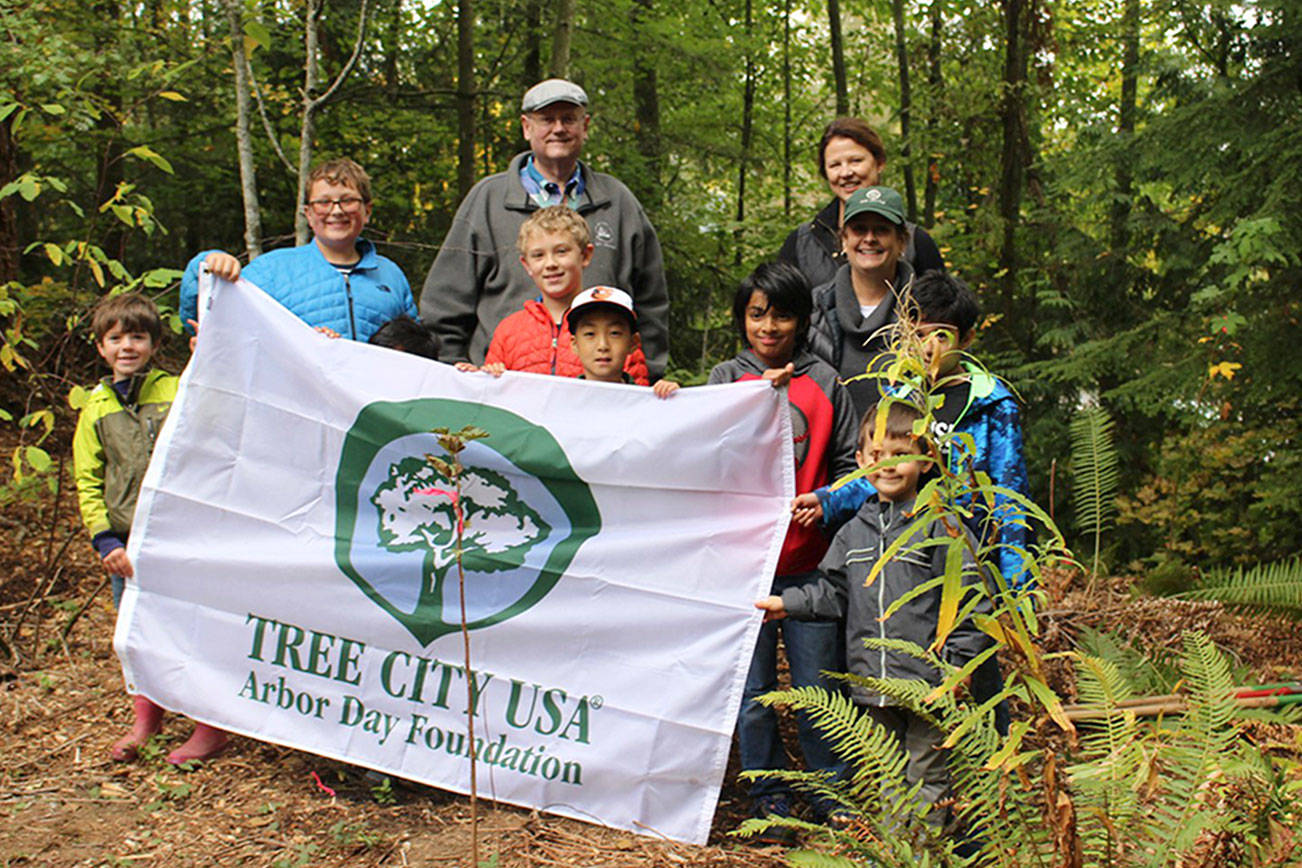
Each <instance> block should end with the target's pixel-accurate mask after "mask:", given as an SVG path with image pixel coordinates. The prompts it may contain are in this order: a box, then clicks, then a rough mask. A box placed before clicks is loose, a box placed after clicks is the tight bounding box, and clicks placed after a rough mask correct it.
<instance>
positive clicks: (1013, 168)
mask: <svg viewBox="0 0 1302 868" xmlns="http://www.w3.org/2000/svg"><path fill="white" fill-rule="evenodd" d="M1002 5H1003V12H1004V75H1003V87H1002V90H1003V95H1002V98H1001V100H1000V105H999V115H1000V119H1001V121H1002V125H1003V147H1002V151H1001V153H1000V177H999V218H1000V223H1001V228H1002V231H1003V237H1002V239H1001V242H1000V245H999V269H1000V302H1001V304H1002V307H1003V313H1004V316H1005V318H1006V319H1007V320H1010V321H1011V319H1012V313H1013V303H1014V300H1015V298H1016V295H1017V267H1018V263H1017V225H1018V222H1019V219H1020V214H1021V206H1022V187H1023V182H1024V180H1025V160H1026V151H1025V149H1026V145H1025V142H1026V63H1027V56H1026V38H1027V33H1026V31H1027V21H1028V19H1029V18H1030V15H1029V10H1028V9H1027V6H1028V5H1029V0H1003V4H1002ZM1010 324H1011V323H1010Z"/></svg>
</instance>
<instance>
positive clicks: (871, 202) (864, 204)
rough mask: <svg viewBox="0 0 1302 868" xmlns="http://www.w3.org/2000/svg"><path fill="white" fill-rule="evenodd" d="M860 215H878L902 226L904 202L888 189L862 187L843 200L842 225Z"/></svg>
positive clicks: (893, 191)
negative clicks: (843, 214) (843, 213)
mask: <svg viewBox="0 0 1302 868" xmlns="http://www.w3.org/2000/svg"><path fill="white" fill-rule="evenodd" d="M860 214H880V215H882V216H883V217H885V218H886V219H887V220H889V221H891V222H892V223H894V224H895V225H896V226H903V225H904V200H903V199H901V198H900V194H899V193H897V192H895V190H893V189H892V188H890V187H862V188H860V189H858V190H855V191H854V192H853V193H851V194H850V198H849V199H846V200H845V216H844V217H843V218H842V222H843V223H849V222H850V220H851V218H853V217H858V216H859V215H860Z"/></svg>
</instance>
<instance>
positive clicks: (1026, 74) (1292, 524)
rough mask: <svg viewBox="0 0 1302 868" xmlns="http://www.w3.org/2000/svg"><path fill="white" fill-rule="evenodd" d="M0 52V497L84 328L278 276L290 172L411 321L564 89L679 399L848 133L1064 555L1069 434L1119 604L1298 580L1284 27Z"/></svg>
mask: <svg viewBox="0 0 1302 868" xmlns="http://www.w3.org/2000/svg"><path fill="white" fill-rule="evenodd" d="M0 20H2V21H3V25H4V26H3V36H2V37H0V325H2V326H3V338H2V340H0V364H3V366H4V368H5V369H6V374H5V378H4V386H3V389H0V424H3V425H6V426H8V427H10V428H11V429H13V431H14V433H15V436H14V437H13V438H10V439H7V440H6V441H5V443H6V445H7V446H12V453H11V456H10V457H11V459H12V460H11V463H12V471H13V473H12V475H10V476H9V477H8V478H7V479H6V480H5V481H4V483H3V492H0V493H2V494H3V495H4V497H5V498H9V497H14V496H19V497H22V496H24V495H25V494H26V495H34V494H36V495H39V492H40V491H43V490H45V489H46V488H49V489H50V490H51V491H52V490H53V486H54V485H55V484H56V483H55V476H56V474H53V473H49V472H47V471H49V470H50V469H51V467H52V465H53V463H54V462H56V461H58V455H59V454H61V453H62V452H63V451H66V442H65V438H66V436H67V432H68V430H69V429H68V426H67V424H66V423H67V422H69V421H70V420H71V419H72V418H73V415H74V409H75V405H76V404H77V403H78V401H79V395H80V394H81V393H80V390H78V389H75V388H74V386H76V385H82V386H84V385H88V384H89V383H90V382H92V381H93V380H94V379H95V378H96V377H98V376H99V371H98V370H97V368H96V359H95V356H94V352H93V348H92V347H91V345H90V343H89V341H88V339H87V336H86V321H85V319H84V314H85V312H86V310H87V309H88V308H89V306H90V305H91V304H93V302H94V301H95V300H96V299H97V298H98V297H99V296H101V295H102V294H104V293H105V292H108V291H112V290H113V289H115V288H117V287H121V286H133V287H138V288H143V289H145V290H146V291H148V292H150V293H151V294H152V295H154V296H155V297H156V298H158V300H159V301H160V303H161V304H163V305H164V306H166V307H169V308H172V309H174V307H175V297H176V296H175V294H176V286H175V284H176V280H177V279H178V278H179V269H181V268H182V267H183V266H184V264H185V262H186V261H187V260H188V259H189V258H190V257H191V256H192V255H194V254H195V253H196V252H198V251H200V250H203V249H207V248H212V247H219V248H223V249H226V250H229V251H232V252H235V253H240V252H247V251H252V250H257V249H269V248H272V247H275V246H281V245H285V244H293V243H294V241H295V229H296V227H295V220H294V216H295V212H296V211H297V210H298V209H297V208H296V206H295V203H296V202H298V201H301V193H300V192H299V186H298V185H299V180H298V177H299V174H300V166H301V165H303V164H305V163H306V162H307V161H310V160H311V159H314V158H324V157H328V156H337V155H347V156H351V157H353V158H354V159H356V160H358V161H359V162H361V163H362V164H363V165H364V166H365V167H366V168H367V169H368V170H369V172H370V174H371V176H372V178H373V179H374V182H375V195H376V202H375V212H374V216H373V218H372V221H371V224H370V227H368V231H367V234H368V236H369V237H370V238H372V239H373V240H375V241H376V243H377V245H378V246H379V248H380V250H381V252H383V253H384V254H385V255H387V256H389V257H391V258H392V259H394V260H395V261H397V262H398V263H399V265H400V266H402V268H403V269H404V271H405V272H406V273H407V276H408V278H409V280H410V281H411V283H412V285H413V288H414V289H415V290H416V291H419V287H420V284H421V283H422V281H423V279H424V275H425V273H426V271H427V270H428V268H429V265H430V263H431V262H432V261H433V258H434V256H435V254H436V252H437V250H438V245H439V243H440V242H441V240H442V238H443V236H444V234H445V233H446V231H447V228H448V225H449V222H450V220H451V217H452V214H453V213H454V211H455V209H456V206H457V203H458V202H459V200H460V197H461V195H462V194H463V193H464V192H465V190H466V189H468V187H469V185H470V184H471V183H473V181H474V180H477V179H478V178H481V177H484V176H486V175H487V174H489V173H491V172H495V171H500V170H502V169H504V168H505V166H506V164H507V162H508V161H509V160H510V158H511V157H512V156H513V155H514V154H516V153H518V152H519V151H521V150H523V149H524V143H523V142H522V141H521V139H520V133H519V122H518V115H519V111H518V107H519V98H520V95H521V94H522V93H523V91H524V90H525V89H526V88H527V87H528V86H529V85H531V84H533V83H535V82H536V81H538V80H540V79H542V78H544V77H546V76H548V75H549V74H560V75H566V76H568V77H570V78H572V79H574V80H575V81H577V82H579V83H580V84H582V85H583V86H584V87H585V88H586V89H587V91H588V93H589V95H590V97H591V100H592V112H593V114H594V121H593V131H592V136H591V138H590V139H589V142H588V145H587V147H586V150H585V153H584V159H585V160H586V161H588V162H589V163H590V164H591V165H593V166H594V167H595V168H596V169H598V170H601V171H608V172H611V173H613V174H614V175H616V176H617V177H619V178H620V179H621V180H622V181H624V182H625V183H626V184H627V185H628V186H629V187H630V188H631V189H632V190H633V191H634V193H635V194H636V195H637V196H638V198H639V199H640V200H641V202H642V203H643V205H644V207H645V208H646V210H647V212H648V214H649V216H650V218H651V220H652V222H653V223H654V225H655V226H656V228H657V231H658V232H659V236H660V241H661V244H662V246H663V248H664V252H665V261H666V269H667V272H668V283H669V289H670V300H671V324H670V335H671V368H672V369H673V370H674V371H676V372H677V376H678V377H680V378H681V379H683V380H684V381H685V382H693V381H696V382H699V381H701V380H703V378H704V375H705V374H706V373H708V371H709V369H710V367H711V366H712V365H713V364H715V363H716V362H718V361H720V360H722V359H724V358H727V357H729V356H730V355H732V354H733V353H734V352H735V351H736V349H737V338H736V335H735V333H734V330H733V328H732V326H731V323H730V312H729V304H730V298H731V294H732V291H733V288H734V287H735V285H736V282H737V281H738V280H739V279H740V278H741V277H742V276H744V274H745V273H746V272H747V271H748V270H749V269H751V268H752V267H754V265H755V264H757V263H759V262H761V261H764V260H766V259H771V258H772V257H773V256H774V255H775V253H776V251H777V249H778V247H779V246H780V244H781V242H782V240H783V238H784V237H785V235H786V234H787V233H788V232H789V231H790V230H791V229H792V228H793V227H795V226H796V225H797V224H798V223H799V222H800V221H803V220H808V219H810V218H811V217H812V216H813V214H814V213H815V212H816V211H817V210H818V208H819V207H821V205H822V204H824V203H825V202H826V201H827V200H828V199H829V198H830V196H829V194H828V192H827V189H826V187H825V185H824V184H823V182H822V180H821V178H820V177H819V176H818V174H817V170H816V165H815V159H816V157H815V146H816V143H817V139H818V136H819V134H820V132H821V129H822V127H823V125H824V124H825V123H826V122H827V121H828V120H830V119H831V118H832V117H834V116H837V115H845V114H851V115H858V116H862V117H864V118H865V119H867V120H868V121H869V122H870V123H871V124H873V125H874V126H875V127H877V128H878V129H879V130H880V131H881V132H882V134H883V136H884V138H885V140H886V143H887V149H888V153H889V155H890V159H889V162H888V164H887V168H886V173H885V177H884V181H883V182H884V183H887V184H890V185H892V186H895V187H897V188H898V189H900V190H901V192H902V193H904V194H905V197H906V201H907V203H908V206H909V210H910V212H911V219H914V220H915V221H916V222H918V223H919V224H920V225H922V226H925V227H927V229H928V231H930V232H931V234H932V235H933V236H934V237H935V238H936V239H937V241H938V243H939V244H940V246H941V249H942V251H943V253H944V255H945V258H946V260H947V262H949V263H950V266H951V268H952V269H953V270H954V271H955V272H957V273H958V274H959V275H961V276H962V277H963V278H964V279H965V280H967V281H968V282H969V283H970V284H971V285H972V286H973V287H974V288H975V289H976V290H977V292H978V295H979V297H980V298H981V300H982V303H983V307H984V310H985V317H984V321H983V327H982V332H981V337H980V341H979V343H978V344H977V346H976V348H975V350H976V352H977V353H978V354H979V356H980V357H981V359H982V360H983V361H984V362H986V363H987V364H988V365H989V366H990V367H991V369H992V370H994V371H995V372H997V373H999V374H1001V375H1003V376H1005V377H1006V378H1007V379H1008V380H1009V381H1010V382H1011V384H1012V385H1013V386H1014V388H1015V389H1016V390H1017V392H1018V394H1019V395H1020V397H1021V398H1022V400H1023V402H1024V425H1025V433H1026V444H1027V458H1028V461H1029V464H1030V476H1031V481H1032V486H1033V489H1034V492H1033V493H1034V495H1035V497H1036V499H1037V501H1039V502H1040V503H1042V504H1045V505H1046V506H1047V507H1050V508H1051V510H1052V511H1053V512H1054V514H1055V515H1056V516H1057V518H1058V520H1059V523H1060V524H1062V525H1063V526H1064V527H1071V526H1072V520H1071V518H1072V516H1071V512H1072V504H1071V501H1070V497H1069V496H1068V492H1069V490H1070V482H1071V473H1072V470H1073V468H1072V467H1071V458H1070V456H1071V449H1070V442H1071V434H1070V424H1071V420H1072V418H1073V417H1074V416H1076V415H1077V414H1078V413H1079V412H1080V410H1081V408H1082V407H1086V406H1093V405H1098V406H1102V407H1104V408H1106V409H1107V410H1108V411H1109V412H1110V414H1111V415H1112V417H1113V418H1114V419H1115V422H1116V431H1115V437H1116V444H1117V447H1118V449H1119V452H1120V455H1119V459H1120V461H1119V473H1118V476H1117V482H1118V486H1119V491H1118V493H1119V495H1120V499H1119V500H1118V501H1117V503H1118V512H1117V514H1116V526H1115V528H1113V530H1112V531H1111V532H1110V533H1109V534H1108V535H1107V536H1106V538H1105V549H1104V557H1105V561H1106V562H1108V563H1109V564H1110V565H1112V566H1113V567H1114V568H1116V569H1128V570H1134V571H1136V572H1139V573H1142V574H1143V575H1144V576H1145V579H1144V581H1145V582H1147V583H1148V584H1149V586H1150V588H1151V589H1154V590H1167V591H1169V590H1176V589H1179V588H1181V587H1183V586H1185V585H1186V584H1188V583H1189V582H1191V581H1193V580H1194V579H1195V577H1196V571H1198V570H1207V569H1210V568H1214V567H1229V566H1251V565H1254V564H1258V563H1264V562H1269V561H1276V560H1280V559H1283V558H1286V557H1290V556H1292V555H1294V554H1295V553H1297V552H1298V551H1300V550H1302V456H1300V454H1299V450H1298V448H1297V439H1298V435H1299V424H1300V423H1299V419H1302V412H1300V410H1302V407H1300V406H1299V404H1300V403H1302V360H1300V358H1299V354H1298V353H1297V351H1296V350H1297V338H1298V336H1299V334H1302V332H1300V331H1299V328H1298V325H1299V322H1298V320H1299V301H1298V295H1297V287H1298V284H1299V276H1300V275H1302V261H1300V259H1299V254H1298V251H1299V249H1302V245H1300V244H1299V242H1300V241H1302V201H1300V200H1302V9H1300V8H1299V6H1298V4H1297V3H1296V2H1293V0H1263V2H1259V3H1232V2H1222V0H1214V2H1192V0H1001V2H997V3H990V4H968V3H956V2H950V0H931V2H924V0H828V2H827V3H826V4H824V3H822V2H817V3H813V2H809V0H783V2H775V3H771V4H756V3H754V2H753V0H606V2H602V3H595V2H591V0H556V2H553V3H543V2H541V0H510V2H507V0H462V2H460V3H456V2H446V3H444V2H417V0H369V2H367V3H365V4H362V3H360V2H347V3H345V2H322V0H247V2H246V0H184V2H183V0H141V2H122V0H104V2H71V0H29V2H13V0H0ZM174 324H175V325H177V326H178V327H179V323H174ZM182 343H183V342H182V341H179V340H178V341H174V342H173V349H174V353H173V356H174V358H175V359H176V360H177V361H178V362H180V361H181V360H183V356H184V352H183V349H181V346H180V345H181V344H182ZM70 396H71V406H70ZM15 444H16V445H15Z"/></svg>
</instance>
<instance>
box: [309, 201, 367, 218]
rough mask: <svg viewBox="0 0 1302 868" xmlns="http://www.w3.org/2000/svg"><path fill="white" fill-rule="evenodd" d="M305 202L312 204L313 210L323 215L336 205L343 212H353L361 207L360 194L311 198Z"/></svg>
mask: <svg viewBox="0 0 1302 868" xmlns="http://www.w3.org/2000/svg"><path fill="white" fill-rule="evenodd" d="M307 204H308V205H310V206H312V210H313V211H315V212H316V213H317V214H320V215H321V216H322V217H324V216H325V215H327V214H329V213H330V212H331V211H333V210H334V209H335V206H336V205H338V206H339V210H340V211H342V212H344V213H345V214H354V213H356V212H357V210H358V209H359V208H361V207H362V199H361V197H360V196H345V197H343V198H342V199H312V200H310V201H309V202H308V203H307Z"/></svg>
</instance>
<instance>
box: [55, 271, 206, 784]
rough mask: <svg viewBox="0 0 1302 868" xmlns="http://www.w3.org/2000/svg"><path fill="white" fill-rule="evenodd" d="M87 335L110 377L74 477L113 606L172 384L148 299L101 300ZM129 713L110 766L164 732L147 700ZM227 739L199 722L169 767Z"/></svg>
mask: <svg viewBox="0 0 1302 868" xmlns="http://www.w3.org/2000/svg"><path fill="white" fill-rule="evenodd" d="M91 331H92V332H93V334H94V336H95V348H96V349H97V350H99V354H100V356H101V357H102V358H103V359H104V362H105V363H106V364H107V365H108V366H109V369H110V370H111V371H112V374H111V375H110V376H108V377H105V378H104V379H103V380H102V381H101V382H100V384H99V385H98V386H96V387H95V389H94V391H92V392H91V394H90V398H89V400H88V401H87V402H86V406H85V407H83V408H82V411H81V415H80V417H78V419H77V431H76V433H75V434H74V435H73V439H72V460H73V468H74V471H73V472H74V476H75V477H76V480H77V497H78V500H79V502H80V505H81V518H82V521H84V522H85V523H86V529H87V530H88V531H89V532H90V535H91V544H92V545H94V546H95V551H96V552H98V553H99V556H100V558H101V559H102V560H103V562H104V569H106V570H107V571H108V573H109V578H110V579H111V581H112V585H113V605H114V607H117V606H118V605H119V603H120V602H121V600H122V591H123V589H124V588H125V586H126V580H127V579H129V578H131V577H132V575H133V574H134V569H133V568H132V566H131V560H130V559H129V558H128V557H127V549H126V544H127V535H128V534H129V533H130V531H131V517H132V515H133V514H134V513H135V510H136V497H137V495H138V494H139V493H140V482H141V480H143V479H144V476H145V469H146V468H147V467H148V466H149V456H150V453H151V452H153V449H154V440H155V439H156V438H157V437H158V431H159V429H160V428H161V427H162V425H163V420H164V419H165V418H167V411H168V408H170V407H171V405H172V400H173V398H175V397H176V385H177V378H176V377H175V376H173V375H171V374H169V373H167V372H165V371H160V370H157V369H151V368H150V365H149V363H150V361H151V360H152V359H153V356H154V352H155V350H157V349H158V345H159V342H160V340H161V338H162V323H161V321H160V319H159V316H158V310H157V308H155V307H154V303H153V302H152V301H150V300H149V299H148V298H146V297H145V296H143V295H140V294H139V293H124V294H122V295H115V296H109V297H107V298H105V299H103V300H102V301H100V303H99V304H98V305H96V307H95V310H94V313H93V314H92V316H91ZM134 709H135V721H134V724H133V725H132V727H131V732H129V733H128V734H127V735H125V736H123V737H122V738H120V739H119V740H118V741H117V742H116V743H114V745H113V748H112V750H111V754H112V756H113V759H115V760H119V761H123V762H125V761H128V760H132V759H135V757H136V754H137V752H138V750H139V748H140V746H141V745H142V744H144V743H145V742H146V741H148V740H149V738H150V736H152V735H154V734H155V733H156V732H158V731H159V730H160V729H161V728H162V725H163V709H162V708H160V707H159V706H157V705H155V704H154V703H153V702H152V701H151V700H149V699H147V698H145V697H144V696H136V697H134ZM227 739H228V737H227V735H226V733H225V732H224V731H223V730H220V729H216V728H215V727H211V726H208V725H207V724H203V723H200V724H196V725H195V728H194V734H193V735H192V736H190V738H189V740H188V741H186V743H185V744H183V745H181V747H179V748H177V749H176V750H174V751H172V753H171V754H169V755H168V757H167V761H168V762H170V763H172V764H174V765H180V764H181V763H184V762H189V761H192V760H204V759H208V758H209V757H211V756H214V755H215V754H217V753H218V752H219V751H221V750H222V749H223V748H224V747H226V743H227Z"/></svg>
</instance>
